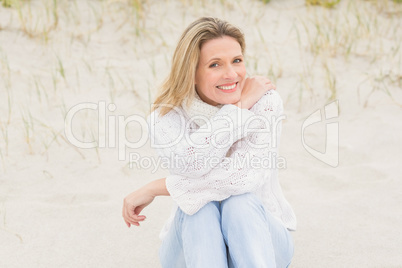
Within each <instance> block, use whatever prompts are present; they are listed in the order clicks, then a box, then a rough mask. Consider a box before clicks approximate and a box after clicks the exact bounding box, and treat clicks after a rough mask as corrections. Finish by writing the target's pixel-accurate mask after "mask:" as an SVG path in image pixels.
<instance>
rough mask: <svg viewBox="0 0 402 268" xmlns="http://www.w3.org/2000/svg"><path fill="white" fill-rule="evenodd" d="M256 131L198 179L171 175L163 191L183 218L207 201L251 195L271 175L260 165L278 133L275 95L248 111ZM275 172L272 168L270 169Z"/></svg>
mask: <svg viewBox="0 0 402 268" xmlns="http://www.w3.org/2000/svg"><path fill="white" fill-rule="evenodd" d="M251 111H252V112H254V113H255V115H256V116H255V118H254V119H253V120H254V121H256V122H258V127H256V128H254V131H252V132H250V131H249V133H248V134H247V133H246V134H247V136H246V137H245V138H243V139H241V140H239V141H237V142H236V143H235V144H234V145H233V146H232V148H230V152H229V153H231V154H230V156H229V157H225V158H223V159H221V161H220V162H219V163H218V164H216V165H214V164H213V163H210V166H214V168H213V169H212V170H210V171H209V172H208V173H207V174H205V175H204V176H202V177H189V176H182V175H177V174H172V175H170V176H168V177H167V179H166V187H167V189H168V191H169V193H170V195H171V196H172V198H173V199H174V200H175V202H176V203H177V204H178V206H179V207H180V208H181V209H182V210H183V212H185V213H187V214H190V215H192V214H194V213H196V212H197V211H198V210H199V209H200V208H202V207H203V206H204V205H205V204H207V203H208V202H210V201H221V200H224V199H226V198H228V197H229V196H231V195H238V194H243V193H247V192H253V191H255V190H256V189H258V188H259V187H260V186H261V185H262V184H263V183H264V182H265V181H266V180H269V179H270V177H271V176H273V174H276V173H275V172H271V171H272V169H271V170H270V169H269V168H266V167H264V164H263V163H262V162H261V161H264V160H269V157H275V156H276V154H277V147H278V144H279V140H278V139H279V137H280V133H281V118H283V116H282V113H283V105H282V100H281V98H280V97H279V94H278V93H277V92H275V91H272V92H271V91H270V92H268V93H267V94H266V95H264V96H263V97H262V98H261V99H260V100H259V101H258V102H257V103H256V104H255V105H254V106H253V107H252V109H251ZM271 168H275V167H271Z"/></svg>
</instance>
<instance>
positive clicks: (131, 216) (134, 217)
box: [123, 208, 146, 224]
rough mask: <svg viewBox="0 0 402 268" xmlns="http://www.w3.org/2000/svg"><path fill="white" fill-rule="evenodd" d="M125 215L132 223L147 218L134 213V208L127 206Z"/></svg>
mask: <svg viewBox="0 0 402 268" xmlns="http://www.w3.org/2000/svg"><path fill="white" fill-rule="evenodd" d="M123 217H124V218H125V220H127V221H128V222H129V223H131V224H135V223H138V222H139V221H144V220H145V219H146V217H145V216H143V215H140V216H139V215H137V214H135V213H134V209H130V208H125V209H124V215H123Z"/></svg>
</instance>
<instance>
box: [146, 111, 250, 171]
mask: <svg viewBox="0 0 402 268" xmlns="http://www.w3.org/2000/svg"><path fill="white" fill-rule="evenodd" d="M252 116H254V113H253V112H251V111H249V110H247V109H240V108H238V107H237V106H235V105H231V104H228V105H224V106H223V107H222V108H221V109H220V110H219V111H218V112H217V113H216V115H215V116H214V117H212V118H211V120H209V121H208V122H207V123H208V124H206V125H205V126H204V127H202V128H199V129H198V130H196V131H194V132H192V133H190V132H189V120H188V118H187V117H186V115H185V114H184V112H183V110H181V109H178V108H177V109H173V110H171V111H170V112H169V113H167V114H166V115H164V116H163V117H160V116H158V111H157V110H156V111H154V112H153V113H152V114H151V115H150V116H149V117H148V124H149V127H150V136H151V146H152V147H153V148H155V149H157V151H158V152H159V154H160V156H161V157H165V158H167V159H169V161H170V165H169V171H170V173H171V174H175V175H183V176H187V177H195V178H199V177H202V176H204V175H205V174H207V173H208V172H210V171H211V170H212V169H213V166H209V165H206V159H211V158H218V159H221V158H223V157H225V155H226V154H227V152H228V150H229V149H230V147H231V146H232V145H233V143H234V142H236V141H237V140H239V139H241V138H243V137H244V136H245V133H244V124H245V123H246V122H247V121H248V120H249V119H250V118H251V117H252Z"/></svg>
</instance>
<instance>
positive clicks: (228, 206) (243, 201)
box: [221, 193, 263, 213]
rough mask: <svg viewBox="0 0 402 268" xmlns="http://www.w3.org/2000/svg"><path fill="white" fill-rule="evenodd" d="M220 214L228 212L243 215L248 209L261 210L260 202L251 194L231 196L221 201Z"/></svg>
mask: <svg viewBox="0 0 402 268" xmlns="http://www.w3.org/2000/svg"><path fill="white" fill-rule="evenodd" d="M221 206H222V213H224V212H226V213H227V212H229V211H237V212H239V213H244V212H246V211H248V210H249V209H250V208H255V209H257V210H263V206H262V202H261V200H260V199H259V198H258V197H257V196H256V195H255V194H251V193H246V194H241V195H232V196H231V197H229V198H228V199H225V200H223V201H222V204H221Z"/></svg>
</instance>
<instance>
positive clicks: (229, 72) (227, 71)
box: [225, 65, 237, 79]
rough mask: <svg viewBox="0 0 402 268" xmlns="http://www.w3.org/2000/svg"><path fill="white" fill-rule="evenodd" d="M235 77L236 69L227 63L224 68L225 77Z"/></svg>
mask: <svg viewBox="0 0 402 268" xmlns="http://www.w3.org/2000/svg"><path fill="white" fill-rule="evenodd" d="M236 77H237V73H236V70H235V69H234V68H233V66H231V65H229V66H227V67H226V69H225V79H235V78H236Z"/></svg>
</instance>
